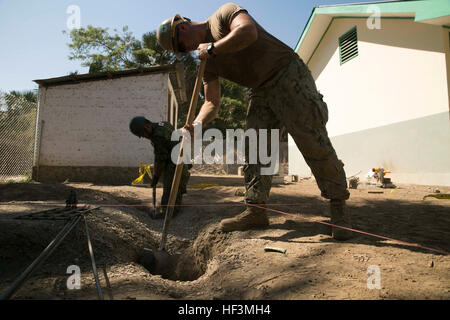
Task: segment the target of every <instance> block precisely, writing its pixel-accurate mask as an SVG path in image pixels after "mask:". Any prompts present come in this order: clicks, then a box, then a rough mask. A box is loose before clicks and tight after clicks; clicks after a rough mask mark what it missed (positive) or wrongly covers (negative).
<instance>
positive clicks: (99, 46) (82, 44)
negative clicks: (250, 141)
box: [63, 26, 249, 134]
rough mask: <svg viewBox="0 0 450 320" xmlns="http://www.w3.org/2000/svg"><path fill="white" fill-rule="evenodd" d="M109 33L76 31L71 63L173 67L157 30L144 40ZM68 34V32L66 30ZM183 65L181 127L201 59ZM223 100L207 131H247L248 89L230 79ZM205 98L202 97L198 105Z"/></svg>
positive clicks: (99, 67) (102, 67)
mask: <svg viewBox="0 0 450 320" xmlns="http://www.w3.org/2000/svg"><path fill="white" fill-rule="evenodd" d="M114 31H115V33H114V34H112V35H111V34H109V32H108V29H107V28H100V27H93V26H87V28H80V29H74V30H72V31H71V32H70V34H69V36H70V39H71V43H69V44H68V46H69V48H70V49H71V54H70V56H69V59H70V60H81V61H82V63H81V64H82V66H85V67H89V72H100V71H114V70H121V69H127V68H136V67H148V66H155V65H164V64H173V63H175V62H176V57H175V56H174V55H173V54H172V53H170V52H167V51H165V50H164V49H163V48H161V47H160V46H159V44H158V41H157V40H156V31H152V32H147V33H145V34H144V35H143V36H142V40H137V39H136V38H135V37H134V36H133V35H132V33H131V32H130V31H128V27H127V26H125V27H124V28H123V29H122V32H117V30H114ZM63 32H64V33H66V32H65V31H63ZM181 60H182V62H183V63H184V74H185V88H186V93H187V98H188V99H187V102H186V103H184V104H182V105H180V106H179V115H178V127H182V126H183V125H184V123H185V121H186V116H187V112H188V109H189V103H190V101H191V95H192V92H193V89H194V85H195V80H196V77H197V70H198V66H199V60H198V59H196V58H195V57H194V56H193V55H192V54H184V55H183V56H182V59H181ZM221 89H222V99H221V108H220V111H219V114H218V116H217V118H216V120H215V121H214V122H212V123H211V124H210V125H209V126H207V127H205V128H210V127H214V128H218V129H220V130H221V131H222V132H223V133H224V134H225V129H237V128H244V126H245V120H244V119H245V115H246V112H247V108H248V101H249V98H248V92H247V90H246V89H245V88H243V87H241V86H239V85H237V84H235V83H233V82H231V81H228V80H224V79H223V80H221ZM203 101H204V99H203V96H202V95H201V97H200V99H199V104H200V105H201V104H202V103H203Z"/></svg>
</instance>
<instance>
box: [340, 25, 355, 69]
mask: <svg viewBox="0 0 450 320" xmlns="http://www.w3.org/2000/svg"><path fill="white" fill-rule="evenodd" d="M339 56H340V60H341V65H342V64H344V63H346V62H347V61H349V60H351V59H353V58H355V57H356V56H358V36H357V34H356V26H355V27H353V28H352V29H351V30H350V31H348V32H346V33H345V34H344V35H342V36H341V37H339Z"/></svg>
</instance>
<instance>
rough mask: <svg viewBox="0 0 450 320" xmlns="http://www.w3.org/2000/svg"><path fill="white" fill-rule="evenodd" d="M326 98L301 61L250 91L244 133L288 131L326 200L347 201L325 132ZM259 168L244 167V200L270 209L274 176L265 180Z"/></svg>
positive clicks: (341, 173)
mask: <svg viewBox="0 0 450 320" xmlns="http://www.w3.org/2000/svg"><path fill="white" fill-rule="evenodd" d="M322 98H323V96H322V95H321V94H320V93H319V92H318V91H317V88H316V84H315V82H314V79H313V77H312V75H311V72H310V70H309V69H308V67H307V66H306V65H305V64H304V63H303V61H302V60H301V59H297V60H295V61H293V62H292V63H290V64H289V65H288V66H286V67H284V68H283V69H282V70H281V71H279V72H278V73H277V74H276V75H275V77H273V78H272V79H271V80H270V81H268V82H266V83H265V84H264V85H263V86H262V87H260V88H258V89H257V90H253V91H252V95H251V101H250V105H249V109H248V112H247V118H246V129H250V128H253V129H257V130H258V129H268V132H270V129H280V128H281V127H283V126H284V127H286V129H287V131H288V132H289V134H290V135H291V136H292V138H293V139H294V141H295V143H296V145H297V147H298V148H299V150H300V152H301V153H302V155H303V157H304V159H305V161H306V163H307V164H308V166H309V167H310V168H311V171H312V173H313V175H314V177H315V179H316V182H317V185H318V187H319V189H320V190H321V195H322V197H324V198H326V199H341V200H345V199H348V198H349V196H350V193H349V192H348V190H347V180H346V176H345V171H344V168H343V166H344V165H343V163H342V162H341V161H340V160H339V159H338V157H337V155H336V152H335V150H334V148H333V146H332V144H331V142H330V139H329V138H328V132H327V130H326V127H325V125H326V123H327V121H328V108H327V105H326V103H325V102H324V101H323V99H322ZM268 136H269V137H268V139H269V140H268V141H270V135H268ZM268 145H269V146H270V143H268ZM269 148H270V147H269ZM248 150H249V148H248V146H246V153H247V154H246V160H247V159H249V158H248ZM268 154H270V150H269V153H268ZM258 162H259V161H258ZM260 168H261V165H260V164H248V162H247V161H246V164H245V165H244V178H245V187H246V195H245V200H246V202H248V203H267V200H268V198H269V193H270V188H271V184H272V176H268V175H261V174H260Z"/></svg>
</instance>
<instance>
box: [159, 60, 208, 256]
mask: <svg viewBox="0 0 450 320" xmlns="http://www.w3.org/2000/svg"><path fill="white" fill-rule="evenodd" d="M205 66H206V60H202V61H201V63H200V69H199V71H198V75H197V79H196V81H195V86H194V92H193V93H192V98H191V103H190V105H189V111H188V114H187V117H186V124H192V122H193V121H194V118H195V111H196V110H197V102H198V94H199V93H200V86H201V85H202V79H203V74H204V73H205ZM183 142H184V137H183V138H182V140H181V146H183ZM182 156H183V149H182V148H180V151H179V153H178V161H177V167H176V168H175V174H174V176H173V182H172V188H171V189H170V196H169V203H168V204H167V210H166V217H165V219H164V227H163V232H162V237H161V244H160V245H159V250H160V251H162V250H165V247H166V241H167V232H168V230H169V226H170V222H171V220H172V216H173V210H174V208H175V207H174V206H175V202H176V199H177V195H178V188H179V186H180V180H181V174H182V172H183V167H184V163H183V162H182V161H181V159H182Z"/></svg>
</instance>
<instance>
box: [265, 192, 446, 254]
mask: <svg viewBox="0 0 450 320" xmlns="http://www.w3.org/2000/svg"><path fill="white" fill-rule="evenodd" d="M270 202H271V204H273V205H271V206H270V208H271V209H275V210H279V211H283V212H286V213H290V214H289V215H286V219H287V220H286V222H284V223H283V224H272V225H271V226H270V228H273V229H285V230H290V232H288V233H286V234H284V235H283V236H281V237H279V238H276V239H273V238H271V237H266V239H269V240H281V241H290V239H294V238H298V237H307V236H314V235H317V234H331V230H330V227H329V226H326V225H322V224H320V223H315V222H310V221H305V220H302V217H304V218H306V219H310V218H309V217H308V216H310V215H314V216H316V215H320V216H322V217H324V219H323V221H325V222H329V218H326V219H325V217H327V216H329V214H328V204H327V202H326V201H324V200H321V199H320V198H317V197H305V196H302V197H301V198H300V197H292V196H286V195H283V196H278V195H274V196H272V197H271V201H270ZM277 203H279V204H280V205H277ZM289 203H290V204H291V205H288V206H286V205H283V204H289ZM294 203H295V205H292V204H294ZM347 204H348V211H349V213H350V214H351V217H352V223H353V228H354V229H356V230H360V231H364V232H368V233H373V234H376V235H380V236H384V237H388V238H392V239H395V240H399V241H404V242H409V243H414V244H418V245H420V246H425V247H429V248H432V249H437V250H441V251H446V252H449V251H450V215H449V214H448V206H445V205H440V204H438V203H436V202H433V203H431V202H423V203H420V202H417V201H415V202H413V201H401V200H393V199H379V200H371V199H366V200H365V203H364V204H362V205H353V204H352V202H351V200H350V201H348V203H347ZM295 212H296V215H297V216H298V218H296V217H294V216H293V215H292V214H293V213H295ZM299 212H300V213H301V214H299ZM280 214H281V213H275V212H271V213H269V215H270V216H277V215H280ZM315 219H317V218H315ZM321 241H323V242H335V240H333V239H331V238H327V239H323V240H321ZM385 241H386V240H384V239H379V238H376V237H373V236H369V235H365V234H361V233H356V234H355V238H353V239H351V240H348V241H346V243H364V244H370V245H376V246H391V247H398V248H403V249H408V250H411V251H417V252H422V253H435V254H439V253H437V252H433V251H430V250H427V249H424V248H420V247H414V246H410V245H406V244H400V243H385Z"/></svg>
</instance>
